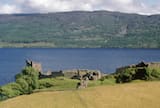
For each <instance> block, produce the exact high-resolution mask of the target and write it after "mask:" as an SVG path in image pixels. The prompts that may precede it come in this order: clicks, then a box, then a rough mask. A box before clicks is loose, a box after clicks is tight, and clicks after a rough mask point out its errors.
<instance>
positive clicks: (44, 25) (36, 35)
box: [0, 11, 160, 48]
mask: <svg viewBox="0 0 160 108" xmlns="http://www.w3.org/2000/svg"><path fill="white" fill-rule="evenodd" d="M0 47H57V48H59V47H62V48H113V47H116V48H160V15H151V16H145V15H138V14H126V13H120V12H109V11H93V12H89V11H73V12H57V13H48V14H12V15H7V14H6V15H2V14H1V15H0Z"/></svg>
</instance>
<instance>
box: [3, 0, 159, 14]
mask: <svg viewBox="0 0 160 108" xmlns="http://www.w3.org/2000/svg"><path fill="white" fill-rule="evenodd" d="M75 10H85V11H86V10H87V11H94V10H108V11H120V12H127V13H139V14H147V15H150V14H160V0H0V14H2V13H7V14H8V13H47V12H62V11H75Z"/></svg>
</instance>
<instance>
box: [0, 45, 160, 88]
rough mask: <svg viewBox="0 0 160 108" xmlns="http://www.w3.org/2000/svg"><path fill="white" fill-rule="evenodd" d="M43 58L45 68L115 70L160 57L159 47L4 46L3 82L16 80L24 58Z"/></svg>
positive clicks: (0, 66) (0, 78)
mask: <svg viewBox="0 0 160 108" xmlns="http://www.w3.org/2000/svg"><path fill="white" fill-rule="evenodd" d="M26 59H30V60H33V61H37V62H40V63H41V64H42V66H43V70H44V71H47V70H54V71H56V70H64V69H97V70H100V71H102V72H104V73H110V72H114V71H115V69H116V68H117V67H120V66H124V65H129V64H134V63H138V62H140V61H142V60H143V61H146V62H151V61H155V62H157V61H160V49H103V48H102V49H62V48H60V49H50V48H47V49H41V48H39V49H38V48H29V49H27V48H1V49H0V85H3V84H6V83H8V82H11V81H14V76H15V75H16V74H17V73H19V72H20V71H21V70H22V68H23V67H24V66H25V60H26Z"/></svg>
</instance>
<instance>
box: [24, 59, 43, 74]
mask: <svg viewBox="0 0 160 108" xmlns="http://www.w3.org/2000/svg"><path fill="white" fill-rule="evenodd" d="M26 66H31V67H32V68H34V69H36V70H37V71H39V72H42V65H41V63H37V62H33V61H31V60H26Z"/></svg>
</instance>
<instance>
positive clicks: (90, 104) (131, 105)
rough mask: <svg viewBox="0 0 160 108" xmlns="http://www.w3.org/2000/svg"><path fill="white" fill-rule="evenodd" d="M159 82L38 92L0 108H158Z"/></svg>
mask: <svg viewBox="0 0 160 108" xmlns="http://www.w3.org/2000/svg"><path fill="white" fill-rule="evenodd" d="M159 97H160V82H140V83H136V82H135V83H130V84H120V85H108V86H97V87H90V88H87V89H81V90H69V91H54V92H40V93H34V94H31V95H23V96H19V97H16V98H13V99H9V100H6V101H3V102H1V103H0V108H160V99H159Z"/></svg>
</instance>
